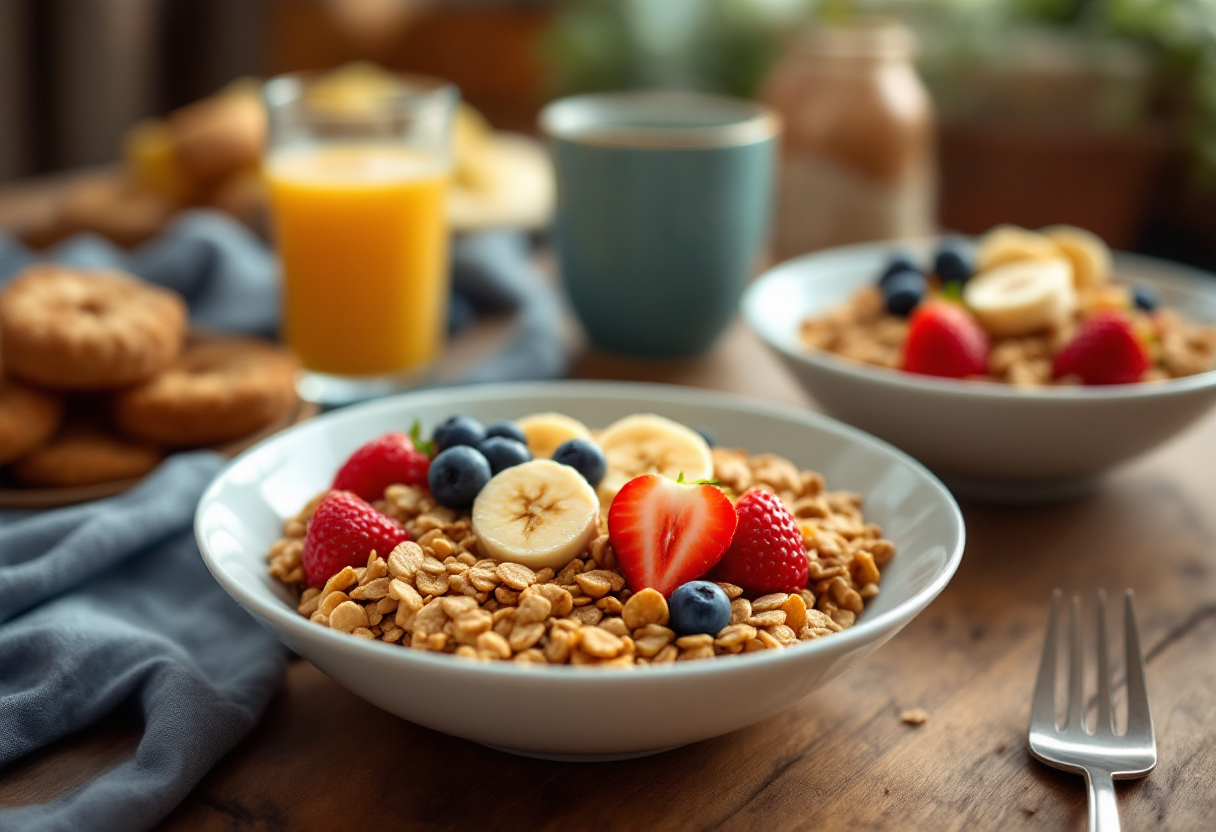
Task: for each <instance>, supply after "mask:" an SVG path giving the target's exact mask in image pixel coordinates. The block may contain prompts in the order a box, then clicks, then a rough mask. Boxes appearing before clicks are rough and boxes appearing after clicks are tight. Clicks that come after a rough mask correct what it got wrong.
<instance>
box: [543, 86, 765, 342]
mask: <svg viewBox="0 0 1216 832" xmlns="http://www.w3.org/2000/svg"><path fill="white" fill-rule="evenodd" d="M540 123H541V128H542V129H543V130H544V132H545V133H546V134H547V135H548V136H549V138H550V140H551V141H552V145H553V154H554V161H555V164H556V169H557V218H556V228H555V231H556V242H557V252H558V259H559V263H560V267H561V273H562V282H563V284H564V285H565V288H566V291H567V293H568V295H569V297H570V301H571V303H572V305H573V306H574V310H575V312H576V313H577V315H578V317H579V320H580V321H582V324H583V327H584V328H585V329H586V331H587V334H588V336H589V337H590V338H591V340H592V342H593V343H594V344H595V345H596V346H598V347H600V348H602V349H605V350H608V351H610V352H616V353H623V354H627V355H637V356H646V357H654V358H665V357H680V356H691V355H697V354H699V353H701V352H704V351H705V350H707V349H708V348H709V347H710V346H711V345H712V344H713V343H714V341H715V340H717V338H718V336H720V335H721V334H722V331H723V330H724V329H725V328H726V326H727V325H728V324H729V323H730V321H731V318H732V317H733V316H734V313H735V309H736V307H737V305H738V302H739V297H740V295H741V294H742V292H743V287H744V284H745V283H746V282H747V279H748V276H749V275H750V274H751V271H752V269H753V267H754V266H755V264H756V261H757V258H758V257H759V254H760V250H761V247H762V245H763V244H764V241H765V236H766V233H767V230H768V221H769V211H770V202H771V196H772V182H773V176H774V164H775V153H776V141H777V135H778V132H779V122H778V120H777V118H776V116H774V115H773V114H772V113H771V111H769V110H768V109H767V108H765V107H764V106H763V105H761V104H757V103H755V102H752V101H744V100H740V99H734V98H725V97H721V96H714V95H703V94H699V93H683V92H631V93H606V94H594V95H580V96H575V97H572V98H564V99H561V100H559V101H555V102H553V103H552V104H549V105H548V106H547V107H546V108H545V109H544V110H543V111H542V113H541V116H540Z"/></svg>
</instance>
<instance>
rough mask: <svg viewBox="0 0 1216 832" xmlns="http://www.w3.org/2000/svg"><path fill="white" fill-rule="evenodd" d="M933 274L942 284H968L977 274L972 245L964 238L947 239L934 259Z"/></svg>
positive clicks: (939, 247) (943, 241) (938, 249)
mask: <svg viewBox="0 0 1216 832" xmlns="http://www.w3.org/2000/svg"><path fill="white" fill-rule="evenodd" d="M933 273H934V274H936V275H937V276H938V278H939V279H940V280H941V282H942V283H966V282H967V281H968V280H970V279H971V275H973V274H974V273H975V257H974V255H973V254H972V251H971V243H969V242H967V240H966V239H964V238H962V237H947V238H946V239H944V240H942V243H941V245H940V246H938V248H937V254H936V256H934V258H933Z"/></svg>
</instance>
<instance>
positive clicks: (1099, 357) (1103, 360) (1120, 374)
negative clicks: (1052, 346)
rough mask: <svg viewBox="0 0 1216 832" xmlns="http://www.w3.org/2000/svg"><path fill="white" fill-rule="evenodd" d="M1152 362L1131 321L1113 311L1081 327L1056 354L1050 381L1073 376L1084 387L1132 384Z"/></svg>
mask: <svg viewBox="0 0 1216 832" xmlns="http://www.w3.org/2000/svg"><path fill="white" fill-rule="evenodd" d="M1151 363H1152V361H1151V359H1150V357H1149V354H1148V350H1147V349H1145V347H1144V342H1143V341H1141V340H1140V338H1139V337H1138V336H1137V335H1136V331H1135V329H1134V327H1133V326H1132V322H1131V320H1130V319H1129V318H1128V317H1127V316H1126V315H1124V314H1123V313H1122V312H1119V311H1117V310H1114V309H1108V310H1106V311H1104V312H1099V313H1098V314H1096V315H1094V316H1093V317H1091V318H1089V319H1088V320H1086V321H1085V323H1083V324H1081V328H1080V329H1079V330H1077V334H1076V335H1074V336H1073V337H1072V340H1071V341H1069V342H1068V343H1067V344H1065V345H1064V349H1062V350H1060V351H1059V352H1058V353H1056V357H1055V360H1054V361H1053V362H1052V368H1051V375H1052V377H1053V378H1064V377H1066V376H1075V377H1077V378H1080V379H1081V381H1083V382H1085V383H1086V384H1131V383H1132V382H1136V381H1139V380H1140V377H1141V376H1143V375H1144V371H1145V370H1147V369H1148V368H1149V365H1150V364H1151Z"/></svg>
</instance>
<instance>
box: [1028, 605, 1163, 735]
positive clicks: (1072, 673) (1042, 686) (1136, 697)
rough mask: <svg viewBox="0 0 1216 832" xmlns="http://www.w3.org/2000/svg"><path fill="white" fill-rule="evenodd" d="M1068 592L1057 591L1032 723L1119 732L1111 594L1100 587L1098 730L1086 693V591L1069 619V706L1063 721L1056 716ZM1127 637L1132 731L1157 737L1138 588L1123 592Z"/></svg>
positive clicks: (1129, 730)
mask: <svg viewBox="0 0 1216 832" xmlns="http://www.w3.org/2000/svg"><path fill="white" fill-rule="evenodd" d="M1062 597H1063V593H1062V592H1061V591H1060V590H1059V589H1057V590H1055V591H1054V592H1052V595H1051V615H1050V617H1049V618H1048V621H1047V637H1046V639H1045V642H1044V645H1043V658H1042V661H1041V663H1040V664H1039V678H1038V682H1037V683H1036V685H1035V692H1034V701H1033V705H1032V707H1031V717H1030V719H1031V724H1032V725H1035V726H1048V725H1053V726H1055V727H1056V730H1057V731H1059V732H1060V733H1062V734H1067V733H1072V732H1075V731H1077V730H1080V731H1084V732H1085V733H1087V734H1091V735H1107V736H1114V735H1115V718H1114V711H1113V707H1112V704H1111V703H1112V697H1111V674H1110V666H1109V647H1108V643H1107V636H1106V593H1105V592H1104V591H1102V590H1099V591H1098V615H1097V618H1098V657H1097V664H1098V668H1097V676H1098V716H1097V720H1096V721H1095V724H1094V726H1093V730H1092V731H1087V730H1086V726H1085V719H1084V717H1085V711H1086V700H1085V695H1084V688H1083V680H1084V675H1085V674H1084V671H1085V666H1084V659H1083V656H1084V654H1085V651H1084V650H1083V649H1082V643H1081V596H1080V595H1073V597H1072V602H1071V604H1070V608H1071V614H1070V615H1069V620H1068V641H1069V654H1070V655H1069V660H1068V664H1069V671H1068V707H1067V711H1066V718H1065V721H1064V723H1063V724H1059V723H1058V722H1057V720H1056V702H1055V694H1056V668H1057V664H1058V662H1057V653H1058V650H1059V641H1060V639H1059V618H1060V615H1059V612H1060V599H1061V598H1062ZM1123 610H1124V616H1123V618H1124V642H1125V654H1126V667H1127V672H1126V677H1127V711H1128V714H1127V733H1126V734H1124V735H1123V736H1125V737H1135V738H1137V739H1140V740H1142V741H1147V742H1152V738H1153V720H1152V715H1151V714H1150V712H1149V705H1148V688H1147V685H1146V683H1145V669H1144V657H1143V653H1142V652H1141V650H1140V632H1139V630H1138V628H1137V627H1136V616H1135V613H1134V611H1133V609H1132V591H1131V590H1130V589H1129V590H1126V591H1125V594H1124V597H1123Z"/></svg>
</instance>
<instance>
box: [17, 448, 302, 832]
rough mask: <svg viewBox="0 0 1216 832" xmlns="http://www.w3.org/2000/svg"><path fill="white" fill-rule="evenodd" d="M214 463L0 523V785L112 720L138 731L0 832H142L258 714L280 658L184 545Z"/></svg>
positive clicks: (217, 460)
mask: <svg viewBox="0 0 1216 832" xmlns="http://www.w3.org/2000/svg"><path fill="white" fill-rule="evenodd" d="M223 462H224V460H223V458H222V457H220V456H219V455H217V454H213V453H209V452H196V453H187V454H179V455H177V456H174V457H172V458H170V459H169V460H167V461H166V462H165V463H164V464H163V465H161V467H160V468H159V469H157V471H156V472H154V473H153V474H152V475H150V476H149V477H148V478H147V479H145V480H144V482H143V483H141V484H140V485H139V486H137V487H136V488H134V489H133V490H131V491H129V492H127V493H126V494H123V495H120V496H118V497H113V498H110V499H107V500H99V501H96V502H93V503H87V504H84V505H79V506H74V507H71V508H64V509H59V510H57V511H51V512H44V513H25V514H13V513H0V773H2V771H3V768H4V766H6V765H7V764H9V763H11V762H12V761H13V760H16V759H18V758H20V757H22V756H24V755H25V754H28V753H29V752H31V751H34V750H35V749H38V748H41V747H43V746H45V745H47V744H48V743H51V742H53V741H55V740H57V739H59V738H61V737H64V736H67V735H68V734H71V733H72V732H74V731H77V730H79V729H81V728H83V727H85V726H86V725H89V724H90V723H92V722H95V721H96V720H98V719H100V718H102V717H104V716H106V715H107V714H109V713H111V712H113V711H114V710H115V709H117V708H120V707H124V706H127V707H138V708H139V709H140V710H141V712H142V713H143V720H144V734H143V738H142V739H141V741H140V743H139V747H138V749H137V750H136V752H135V754H134V756H133V757H132V758H131V759H129V760H127V761H125V762H124V763H122V764H121V765H119V766H117V767H115V768H113V769H111V770H109V771H107V772H106V773H104V774H102V775H100V776H98V777H96V778H94V779H92V780H90V781H88V782H87V783H85V784H84V785H82V786H80V787H78V788H76V789H73V790H71V791H70V792H68V793H67V794H65V795H63V796H61V797H59V798H57V799H55V800H54V801H52V802H50V803H47V804H44V805H39V806H20V807H16V808H11V809H0V830H5V831H6V832H7V831H8V830H21V831H22V832H26V830H29V832H41V831H42V830H77V829H89V830H97V832H108V831H109V830H115V832H117V831H118V830H123V832H131V831H132V830H140V829H146V828H148V827H150V826H151V825H152V824H154V823H156V821H157V820H159V819H160V818H162V817H164V816H165V815H166V814H168V813H169V812H170V811H171V810H172V809H173V807H174V806H176V805H177V804H178V802H180V801H181V800H182V798H184V797H185V796H186V794H187V793H188V792H189V791H190V789H192V788H193V787H194V785H195V784H196V783H197V782H198V781H199V779H201V778H202V776H203V774H205V773H206V772H207V770H208V769H209V768H210V767H211V766H212V765H214V764H215V763H216V761H218V760H219V758H220V757H221V756H223V755H224V754H225V753H226V752H227V751H228V750H230V749H231V748H232V747H233V746H234V745H236V743H237V742H238V741H239V740H240V739H241V737H243V736H244V735H245V734H246V733H247V732H248V731H249V730H250V729H251V728H252V727H253V726H254V724H255V723H256V722H257V720H258V717H259V716H260V715H261V713H262V711H263V710H264V709H265V707H266V704H267V703H268V702H269V701H270V698H271V696H272V695H273V693H274V691H275V689H276V688H277V687H278V685H279V682H280V680H281V679H282V675H283V670H284V666H285V661H286V650H285V649H284V648H283V646H282V645H280V644H279V642H278V641H277V640H276V639H275V638H274V636H272V635H271V634H270V633H269V632H267V631H266V630H264V629H263V628H262V627H261V626H260V625H259V624H258V623H257V622H256V621H254V619H253V618H251V617H250V616H249V615H247V614H246V613H245V612H244V611H243V610H242V609H241V608H240V607H239V606H237V604H236V603H235V602H233V601H232V600H231V599H230V598H229V597H228V595H227V594H226V593H225V592H224V591H223V589H221V588H220V586H219V584H217V583H216V582H215V581H214V580H213V579H212V578H211V576H210V574H208V572H207V569H206V567H205V566H204V565H203V562H202V559H201V558H200V557H199V554H198V548H197V546H196V544H195V542H194V536H193V531H192V525H193V517H194V508H195V506H196V504H197V503H198V500H199V497H200V496H201V495H202V492H203V489H204V488H205V487H206V486H207V483H208V482H210V481H211V479H212V477H213V476H214V475H215V474H216V472H218V471H219V469H220V467H221V466H222V465H223ZM0 776H2V774H0Z"/></svg>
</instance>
